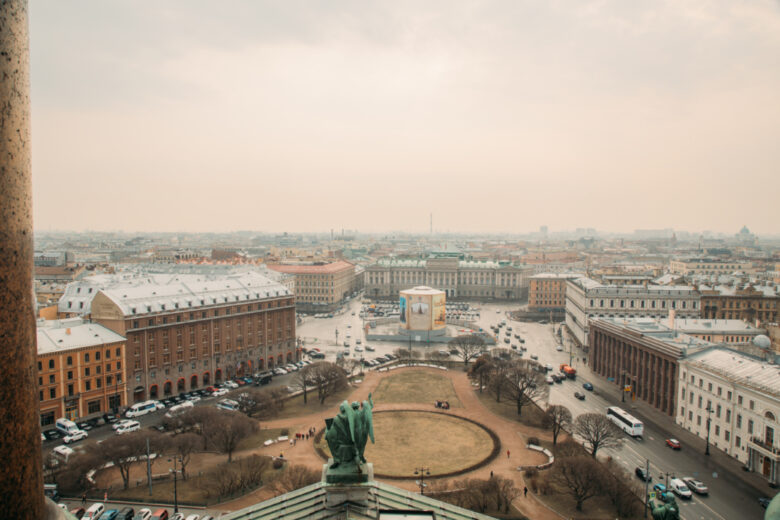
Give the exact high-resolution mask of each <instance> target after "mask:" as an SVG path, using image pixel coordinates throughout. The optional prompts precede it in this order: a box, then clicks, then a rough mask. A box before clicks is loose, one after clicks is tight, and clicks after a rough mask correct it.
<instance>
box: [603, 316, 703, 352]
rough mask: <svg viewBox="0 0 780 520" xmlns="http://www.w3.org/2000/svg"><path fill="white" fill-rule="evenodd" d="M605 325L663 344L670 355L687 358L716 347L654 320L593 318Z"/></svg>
mask: <svg viewBox="0 0 780 520" xmlns="http://www.w3.org/2000/svg"><path fill="white" fill-rule="evenodd" d="M598 323H605V324H607V325H611V326H614V327H620V328H623V329H628V330H631V331H634V332H637V333H639V334H641V335H642V336H644V337H646V338H650V339H654V340H657V341H660V342H662V343H663V344H665V345H666V346H667V347H669V348H670V353H672V354H673V355H676V356H678V357H686V356H687V355H688V354H690V353H692V352H697V351H700V350H702V349H706V348H709V347H713V346H715V344H714V343H710V342H709V341H704V340H701V339H698V338H695V337H693V336H689V335H688V334H685V333H683V332H681V331H679V330H674V329H671V328H669V327H668V326H667V325H666V324H664V323H663V322H662V321H660V320H654V319H652V318H592V319H591V324H598Z"/></svg>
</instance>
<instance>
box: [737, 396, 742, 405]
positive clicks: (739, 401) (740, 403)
mask: <svg viewBox="0 0 780 520" xmlns="http://www.w3.org/2000/svg"><path fill="white" fill-rule="evenodd" d="M737 404H738V405H740V406H742V396H741V395H738V396H737Z"/></svg>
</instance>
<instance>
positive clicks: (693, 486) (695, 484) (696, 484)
mask: <svg viewBox="0 0 780 520" xmlns="http://www.w3.org/2000/svg"><path fill="white" fill-rule="evenodd" d="M682 481H683V482H685V485H686V486H688V489H690V490H691V491H693V492H694V493H696V494H697V495H708V494H709V492H710V490H709V488H707V486H706V485H705V484H704V482H702V481H701V480H696V479H695V478H693V477H683V478H682Z"/></svg>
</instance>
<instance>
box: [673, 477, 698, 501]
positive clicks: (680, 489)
mask: <svg viewBox="0 0 780 520" xmlns="http://www.w3.org/2000/svg"><path fill="white" fill-rule="evenodd" d="M669 489H670V490H671V491H672V493H674V494H675V495H677V496H678V497H680V498H683V499H690V498H691V497H692V496H693V494H692V493H691V490H690V489H688V486H686V485H685V482H683V481H682V479H679V478H673V479H669Z"/></svg>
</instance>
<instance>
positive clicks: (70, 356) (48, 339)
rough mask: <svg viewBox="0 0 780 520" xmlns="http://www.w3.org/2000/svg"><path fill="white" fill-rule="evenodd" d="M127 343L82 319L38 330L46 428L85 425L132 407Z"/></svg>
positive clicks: (42, 323)
mask: <svg viewBox="0 0 780 520" xmlns="http://www.w3.org/2000/svg"><path fill="white" fill-rule="evenodd" d="M126 369H127V363H126V362H125V338H124V337H122V336H121V335H119V334H117V333H115V332H113V331H111V330H109V329H107V328H105V327H103V326H102V325H98V324H96V323H86V322H84V321H83V320H81V319H79V318H72V319H68V320H62V321H43V320H41V321H40V322H39V326H38V392H39V400H40V415H41V426H42V427H43V428H44V429H45V428H46V427H50V426H53V425H54V422H55V421H56V420H57V419H59V418H60V417H65V418H67V419H71V420H74V421H75V420H80V419H83V418H88V417H90V416H97V415H100V414H103V413H106V412H109V411H117V410H118V409H119V408H121V407H122V406H124V405H125V404H126V403H127V400H126V398H125V397H124V394H125V385H126V381H127V378H126V377H125V371H126Z"/></svg>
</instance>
